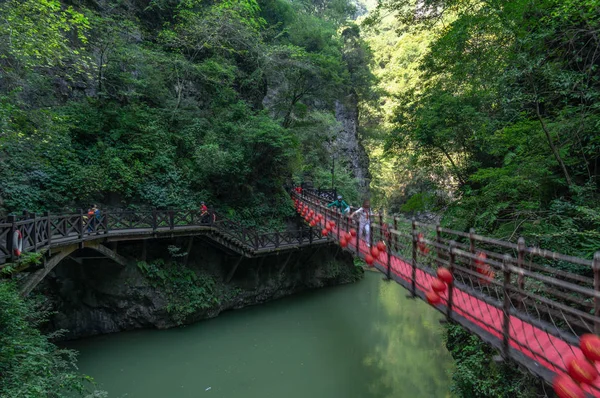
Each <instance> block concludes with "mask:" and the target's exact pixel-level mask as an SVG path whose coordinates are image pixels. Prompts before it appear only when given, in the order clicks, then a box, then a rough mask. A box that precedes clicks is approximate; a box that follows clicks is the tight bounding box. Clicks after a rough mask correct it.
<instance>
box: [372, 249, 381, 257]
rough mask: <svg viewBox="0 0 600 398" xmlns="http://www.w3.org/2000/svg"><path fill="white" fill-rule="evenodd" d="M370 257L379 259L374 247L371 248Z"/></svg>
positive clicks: (377, 250) (377, 251)
mask: <svg viewBox="0 0 600 398" xmlns="http://www.w3.org/2000/svg"><path fill="white" fill-rule="evenodd" d="M371 255H372V256H373V258H377V257H379V249H377V248H376V247H372V248H371Z"/></svg>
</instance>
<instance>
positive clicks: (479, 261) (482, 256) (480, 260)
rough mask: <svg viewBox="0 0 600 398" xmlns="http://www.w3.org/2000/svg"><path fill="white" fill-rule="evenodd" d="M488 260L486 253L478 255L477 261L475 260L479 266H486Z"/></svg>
mask: <svg viewBox="0 0 600 398" xmlns="http://www.w3.org/2000/svg"><path fill="white" fill-rule="evenodd" d="M486 259H487V254H485V253H484V252H479V253H477V259H476V260H475V264H476V265H478V266H481V265H484V264H485V260H486Z"/></svg>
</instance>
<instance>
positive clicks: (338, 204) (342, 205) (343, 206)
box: [327, 195, 350, 214]
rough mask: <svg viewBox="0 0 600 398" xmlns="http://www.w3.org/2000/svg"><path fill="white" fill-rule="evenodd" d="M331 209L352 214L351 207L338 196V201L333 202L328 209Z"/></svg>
mask: <svg viewBox="0 0 600 398" xmlns="http://www.w3.org/2000/svg"><path fill="white" fill-rule="evenodd" d="M330 207H336V208H337V209H338V210H339V211H340V213H342V214H346V213H350V205H348V203H346V202H344V199H342V195H338V197H337V200H334V201H333V202H331V203H329V204H328V205H327V208H330Z"/></svg>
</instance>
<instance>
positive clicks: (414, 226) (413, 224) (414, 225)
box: [410, 218, 417, 297]
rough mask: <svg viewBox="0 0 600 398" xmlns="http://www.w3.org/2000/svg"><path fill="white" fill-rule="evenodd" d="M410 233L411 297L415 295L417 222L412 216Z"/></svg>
mask: <svg viewBox="0 0 600 398" xmlns="http://www.w3.org/2000/svg"><path fill="white" fill-rule="evenodd" d="M411 235H412V275H411V281H410V290H411V291H410V293H411V295H412V297H415V296H416V295H417V285H416V283H417V222H416V220H415V219H414V218H413V219H412V222H411Z"/></svg>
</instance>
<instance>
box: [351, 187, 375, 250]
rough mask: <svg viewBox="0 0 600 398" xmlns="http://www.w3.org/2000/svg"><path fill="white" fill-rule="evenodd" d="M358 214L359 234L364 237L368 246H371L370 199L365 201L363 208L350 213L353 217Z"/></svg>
mask: <svg viewBox="0 0 600 398" xmlns="http://www.w3.org/2000/svg"><path fill="white" fill-rule="evenodd" d="M356 216H358V217H359V218H358V236H360V237H364V240H365V242H367V247H371V227H370V221H369V220H370V219H371V202H370V201H369V200H368V199H365V200H364V201H363V205H362V207H361V208H359V209H358V210H356V211H355V212H354V213H352V214H351V215H350V217H351V218H354V217H356Z"/></svg>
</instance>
